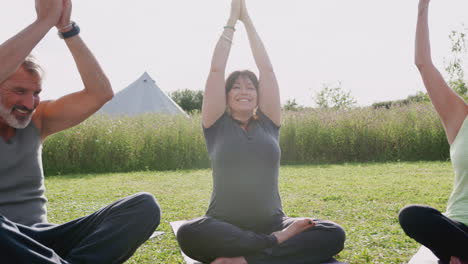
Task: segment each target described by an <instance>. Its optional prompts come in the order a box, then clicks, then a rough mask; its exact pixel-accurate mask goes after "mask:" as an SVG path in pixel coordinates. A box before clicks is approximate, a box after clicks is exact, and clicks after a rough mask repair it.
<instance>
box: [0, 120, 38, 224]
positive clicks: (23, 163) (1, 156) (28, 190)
mask: <svg viewBox="0 0 468 264" xmlns="http://www.w3.org/2000/svg"><path fill="white" fill-rule="evenodd" d="M41 154H42V145H41V136H40V132H39V130H38V129H37V128H36V126H35V125H34V124H33V122H31V123H30V124H29V125H28V126H27V127H26V128H24V129H17V130H16V134H15V136H14V137H13V138H11V139H10V140H9V141H8V142H5V140H4V139H3V138H1V137H0V215H3V216H5V217H6V218H8V219H9V220H11V221H13V222H16V223H20V224H24V225H33V224H36V223H45V222H47V216H46V215H47V214H46V206H45V204H46V201H47V200H46V198H45V196H44V174H43V171H42V158H41Z"/></svg>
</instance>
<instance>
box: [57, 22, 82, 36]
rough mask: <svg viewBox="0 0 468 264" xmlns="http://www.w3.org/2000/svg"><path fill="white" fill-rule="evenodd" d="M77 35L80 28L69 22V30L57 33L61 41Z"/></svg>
mask: <svg viewBox="0 0 468 264" xmlns="http://www.w3.org/2000/svg"><path fill="white" fill-rule="evenodd" d="M78 34H80V27H79V26H78V25H77V24H76V23H75V22H71V29H70V30H68V31H67V32H60V31H59V32H58V35H59V37H60V38H62V39H67V38H71V37H74V36H76V35H78Z"/></svg>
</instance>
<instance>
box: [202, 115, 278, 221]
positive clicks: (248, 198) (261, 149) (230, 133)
mask: <svg viewBox="0 0 468 264" xmlns="http://www.w3.org/2000/svg"><path fill="white" fill-rule="evenodd" d="M204 134H205V141H206V146H207V149H208V154H209V156H210V159H211V166H212V169H213V193H212V196H211V201H210V205H209V208H208V211H207V213H206V215H207V216H212V217H215V218H218V219H221V220H224V221H226V222H229V223H231V224H234V225H237V226H239V227H241V228H245V229H250V230H259V229H260V230H261V229H262V228H264V227H265V226H269V225H271V224H274V223H277V221H278V219H281V218H282V217H283V216H284V213H283V209H282V205H281V198H280V196H279V191H278V172H279V165H280V156H281V151H280V147H279V127H277V126H276V125H275V124H274V123H273V122H272V121H271V120H270V119H269V118H268V117H266V116H265V115H264V114H262V113H260V114H259V118H258V119H257V120H252V121H251V122H250V124H249V127H248V129H247V131H245V130H243V129H242V128H241V127H240V126H239V124H238V123H237V121H235V120H233V119H232V118H231V116H230V115H229V114H228V113H224V114H223V116H221V117H220V118H219V119H218V120H217V121H216V122H215V123H214V124H213V125H212V126H211V127H209V128H205V129H204Z"/></svg>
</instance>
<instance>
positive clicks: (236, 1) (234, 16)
mask: <svg viewBox="0 0 468 264" xmlns="http://www.w3.org/2000/svg"><path fill="white" fill-rule="evenodd" d="M240 14H241V0H232V2H231V14H230V15H229V20H232V21H237V20H239V17H240Z"/></svg>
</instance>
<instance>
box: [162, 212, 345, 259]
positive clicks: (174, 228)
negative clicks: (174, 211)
mask: <svg viewBox="0 0 468 264" xmlns="http://www.w3.org/2000/svg"><path fill="white" fill-rule="evenodd" d="M185 222H186V221H183V220H182V221H176V222H171V223H170V225H171V227H172V231H173V232H174V235H177V230H179V227H180V226H181V225H183V224H184V223H185ZM180 252H181V253H182V256H183V257H184V260H185V263H187V264H203V263H201V262H198V261H196V260H193V259H191V258H189V257H187V255H185V254H184V252H182V250H181V251H180ZM322 264H347V263H345V262H339V261H338V260H336V259H334V258H332V259H330V260H328V261H327V262H325V263H322Z"/></svg>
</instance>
